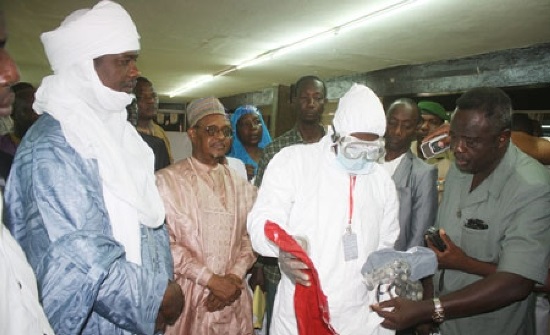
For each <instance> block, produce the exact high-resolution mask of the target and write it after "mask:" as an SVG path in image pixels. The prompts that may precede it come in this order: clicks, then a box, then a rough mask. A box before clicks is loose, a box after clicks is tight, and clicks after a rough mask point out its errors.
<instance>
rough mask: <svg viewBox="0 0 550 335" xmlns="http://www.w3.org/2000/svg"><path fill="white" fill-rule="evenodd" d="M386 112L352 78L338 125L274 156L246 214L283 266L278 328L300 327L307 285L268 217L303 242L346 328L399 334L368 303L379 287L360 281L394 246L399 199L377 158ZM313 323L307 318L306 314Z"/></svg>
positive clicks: (338, 322)
mask: <svg viewBox="0 0 550 335" xmlns="http://www.w3.org/2000/svg"><path fill="white" fill-rule="evenodd" d="M385 130H386V118H385V115H384V110H383V107H382V104H381V103H380V100H379V99H378V97H377V96H376V95H375V94H374V93H373V92H372V91H371V90H370V89H369V88H368V87H366V86H363V85H358V84H354V85H353V86H352V87H351V89H350V90H349V91H348V92H347V93H346V94H345V95H344V96H343V97H342V98H341V99H340V103H339V105H338V109H337V110H336V114H335V116H334V121H333V127H332V129H331V131H329V132H328V134H327V135H325V136H324V137H323V138H322V139H321V140H320V142H318V143H314V144H307V145H302V144H299V145H294V146H291V147H287V148H284V149H283V150H281V151H280V152H279V153H278V154H277V155H275V157H274V158H273V160H272V161H271V162H270V163H269V165H268V167H267V170H266V173H265V175H264V178H263V181H262V187H261V188H260V190H259V193H258V198H257V200H256V203H255V205H254V207H253V209H252V211H251V213H250V214H249V216H248V231H249V234H250V238H251V240H252V246H253V248H254V250H255V251H257V252H258V253H260V254H262V255H264V256H270V257H279V263H280V266H281V272H282V273H283V276H282V279H281V282H280V283H279V287H278V291H277V296H276V298H275V306H274V312H273V321H272V324H271V330H270V331H271V332H270V334H272V335H282V334H284V335H288V334H297V333H298V331H297V318H299V316H297V315H298V314H299V313H298V311H295V308H294V299H293V296H294V291H295V288H296V285H306V286H309V285H310V284H311V283H310V279H311V278H309V276H308V275H307V274H306V273H304V272H303V271H302V269H304V268H306V266H305V264H304V263H302V262H299V261H298V260H296V259H293V258H289V257H287V256H288V254H285V253H284V252H279V248H278V247H277V246H276V245H275V244H273V243H271V242H269V241H268V240H267V239H266V237H265V235H264V225H265V223H266V220H270V221H273V222H275V223H277V224H278V225H279V226H281V228H283V229H284V230H286V231H287V232H288V233H289V234H291V235H293V236H294V238H295V239H296V240H297V241H299V242H300V243H301V244H302V245H304V246H305V249H306V251H307V253H308V255H309V257H310V258H311V260H312V261H313V265H314V266H315V268H316V269H317V271H318V274H319V280H320V285H321V288H322V290H323V291H324V293H325V294H326V296H327V298H328V306H329V309H330V318H331V321H330V322H331V324H332V326H333V328H334V329H335V330H336V332H338V333H339V334H340V335H352V334H353V335H355V334H357V335H358V334H393V331H390V330H387V329H384V328H381V326H380V322H381V320H382V319H381V318H379V317H378V316H377V315H376V314H375V313H373V312H371V311H370V310H369V305H370V304H371V303H373V302H375V301H376V294H375V293H373V292H369V291H367V288H366V285H365V284H364V283H363V282H362V276H361V267H362V266H363V264H364V263H365V261H366V259H367V256H368V255H369V254H370V253H371V252H373V251H375V250H379V249H383V248H391V247H393V245H394V243H395V240H396V239H397V236H398V234H399V223H398V219H397V213H398V201H397V195H396V191H395V186H394V184H393V182H392V180H391V178H390V176H389V175H388V174H387V173H386V172H385V171H383V170H382V168H381V167H380V166H378V165H377V164H376V160H377V159H378V158H379V157H380V156H381V155H382V154H383V148H384V142H383V139H382V136H383V135H384V132H385ZM301 322H305V323H306V324H307V322H308V321H307V320H301Z"/></svg>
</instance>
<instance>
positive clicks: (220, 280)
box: [206, 274, 244, 304]
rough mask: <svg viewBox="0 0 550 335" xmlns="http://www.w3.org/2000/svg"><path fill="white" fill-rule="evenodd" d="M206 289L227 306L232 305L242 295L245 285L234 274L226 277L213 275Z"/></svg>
mask: <svg viewBox="0 0 550 335" xmlns="http://www.w3.org/2000/svg"><path fill="white" fill-rule="evenodd" d="M206 287H207V288H208V289H209V290H210V292H211V293H212V294H214V295H215V296H216V298H218V299H219V300H221V301H223V302H224V303H226V304H232V303H233V302H234V301H235V300H237V299H238V298H239V296H240V295H241V291H242V289H243V288H244V285H243V283H242V280H241V279H240V278H239V277H238V276H236V275H234V274H228V275H225V276H220V275H217V274H213V275H212V277H210V280H208V283H207V284H206Z"/></svg>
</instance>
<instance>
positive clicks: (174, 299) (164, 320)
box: [155, 281, 184, 332]
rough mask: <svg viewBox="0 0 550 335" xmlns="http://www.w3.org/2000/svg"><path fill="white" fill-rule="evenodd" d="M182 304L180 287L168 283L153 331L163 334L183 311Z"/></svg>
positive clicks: (174, 283) (182, 298) (173, 283)
mask: <svg viewBox="0 0 550 335" xmlns="http://www.w3.org/2000/svg"><path fill="white" fill-rule="evenodd" d="M183 304H184V297H183V293H182V291H181V287H180V286H179V285H178V284H177V283H176V282H173V281H169V282H168V286H167V287H166V290H165V291H164V296H163V298H162V303H161V304H160V308H159V312H158V315H157V320H156V321H155V331H156V332H157V331H161V332H164V330H165V329H166V326H167V325H172V324H174V322H176V320H177V319H178V317H179V316H180V314H181V311H182V310H183Z"/></svg>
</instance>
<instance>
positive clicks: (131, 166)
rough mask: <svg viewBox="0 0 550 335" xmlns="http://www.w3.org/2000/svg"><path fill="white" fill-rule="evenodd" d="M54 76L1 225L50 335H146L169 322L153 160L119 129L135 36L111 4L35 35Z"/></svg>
mask: <svg viewBox="0 0 550 335" xmlns="http://www.w3.org/2000/svg"><path fill="white" fill-rule="evenodd" d="M41 39H42V42H43V44H44V48H45V51H46V55H47V57H48V60H49V62H50V64H51V66H52V69H53V71H54V74H53V75H51V76H49V77H46V78H45V79H44V80H43V82H42V85H41V86H40V87H39V89H38V91H37V93H36V101H35V103H34V105H33V108H34V110H35V111H36V112H37V113H39V114H42V117H41V118H40V119H39V122H36V123H35V124H34V126H33V127H31V129H30V130H29V131H28V132H27V134H26V136H25V138H24V140H23V141H22V143H21V145H20V146H19V149H18V151H17V154H16V156H15V159H14V163H13V167H12V170H11V171H12V173H11V175H10V179H9V181H8V183H7V185H6V212H7V222H6V223H7V225H8V227H9V228H10V230H11V232H12V234H13V235H14V237H15V238H16V239H17V241H18V242H19V243H20V244H21V247H22V248H23V250H24V251H25V253H26V255H27V258H28V260H29V263H30V264H31V266H32V268H33V270H34V272H35V273H36V277H37V282H38V287H39V290H38V291H39V292H40V300H41V301H42V303H43V305H44V310H45V312H46V315H47V317H48V319H49V321H50V323H51V325H52V327H53V329H54V331H55V333H57V334H109V335H111V334H153V333H154V332H155V331H162V330H164V327H165V326H166V324H167V323H172V322H174V321H175V320H176V318H177V317H178V316H179V314H180V312H181V309H182V305H183V297H182V293H181V289H180V288H179V286H178V285H177V284H176V283H175V282H173V281H171V279H172V277H173V273H172V258H171V255H170V251H169V246H168V237H167V233H166V229H165V227H164V225H163V221H164V207H163V205H162V201H161V199H160V196H159V194H158V191H157V189H156V186H155V178H154V175H153V159H154V158H153V153H152V152H151V150H150V149H149V147H148V146H147V144H145V143H144V142H143V141H142V140H141V138H140V136H139V135H138V134H137V132H136V130H135V128H134V127H133V126H132V125H131V124H129V123H128V122H127V121H126V105H128V104H129V103H130V102H131V101H132V97H131V95H130V94H129V93H130V92H132V89H133V86H134V85H135V80H136V78H137V76H138V75H139V71H138V69H137V67H136V60H137V57H138V51H139V48H140V45H139V35H138V33H137V30H136V27H135V25H134V23H133V22H132V19H131V18H130V16H129V15H128V13H127V12H126V11H125V10H124V9H123V8H122V7H121V6H120V5H118V4H116V3H114V2H111V1H100V2H99V3H98V4H97V5H96V6H94V7H93V8H92V9H85V10H78V11H76V12H74V13H72V14H71V15H69V16H68V17H67V18H66V19H65V20H64V21H63V22H62V23H61V26H60V27H58V28H57V29H55V30H53V31H50V32H47V33H44V34H42V36H41Z"/></svg>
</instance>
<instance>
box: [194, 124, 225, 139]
mask: <svg viewBox="0 0 550 335" xmlns="http://www.w3.org/2000/svg"><path fill="white" fill-rule="evenodd" d="M193 128H197V129H201V130H204V131H205V132H206V134H207V135H208V136H210V137H214V136H216V135H218V134H219V133H221V134H222V135H223V137H225V138H231V137H233V130H231V127H222V128H219V127H218V126H214V125H211V126H205V127H203V126H201V125H198V124H197V125H195V126H193Z"/></svg>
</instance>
